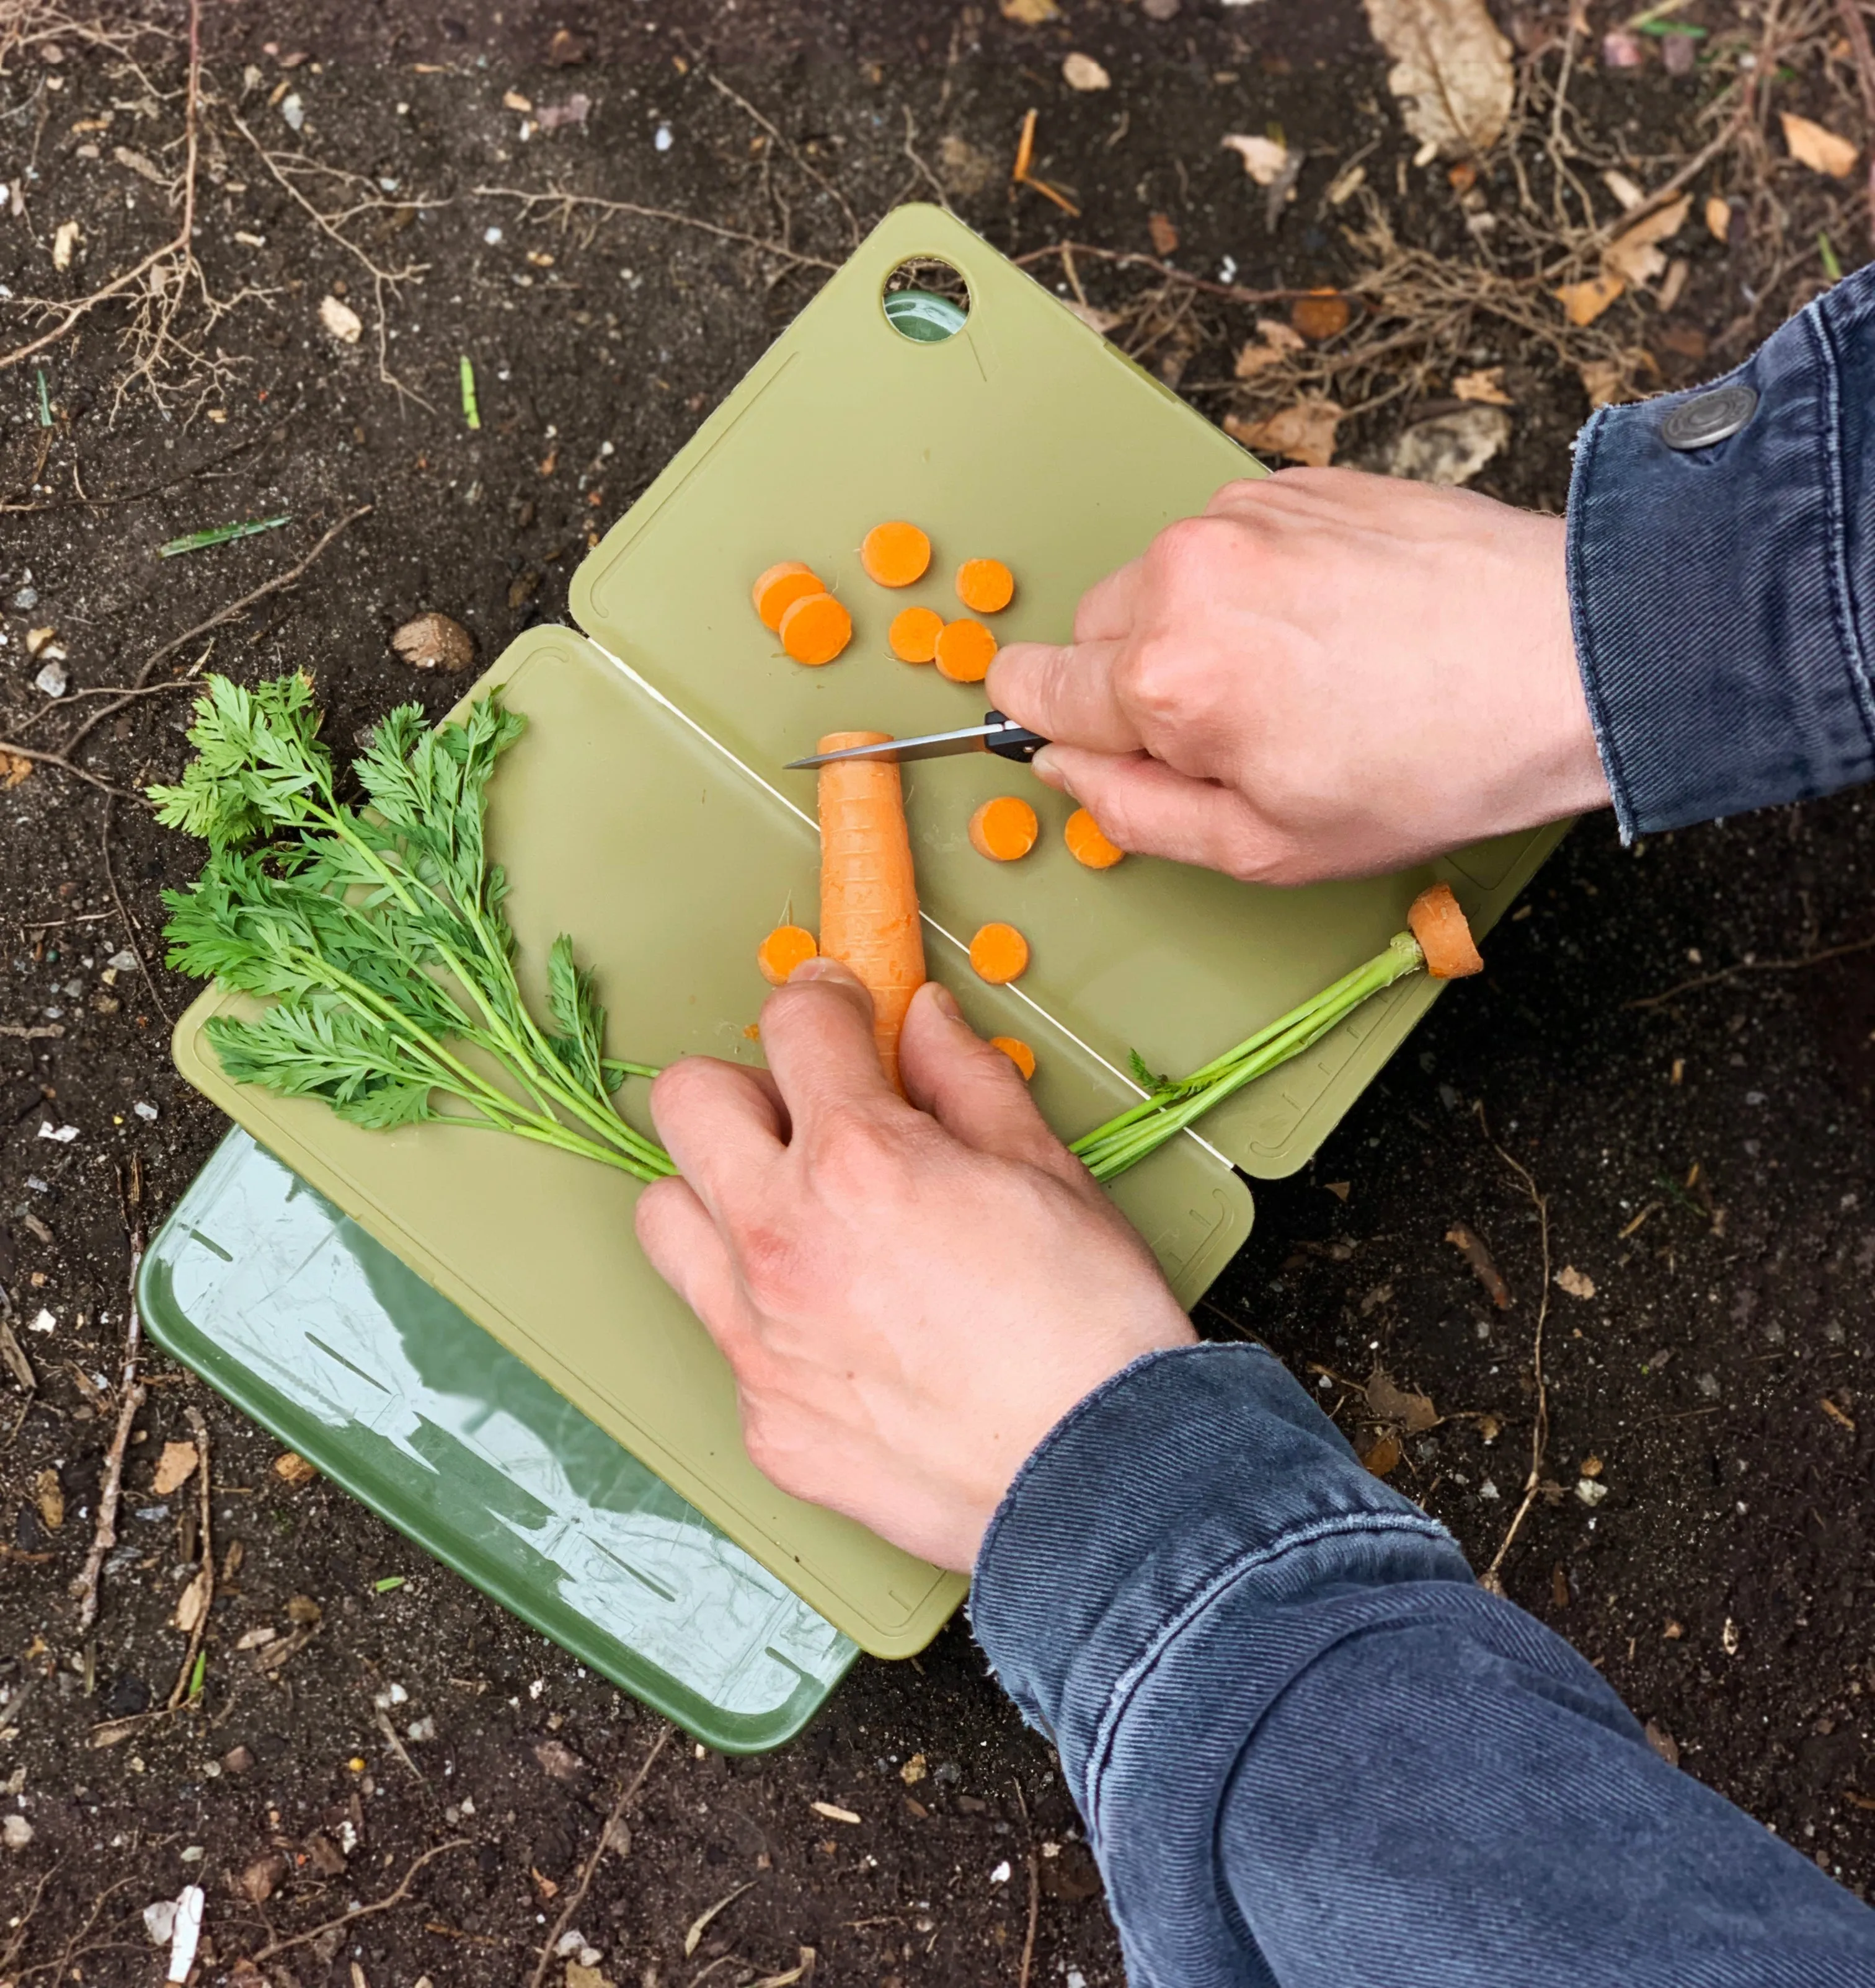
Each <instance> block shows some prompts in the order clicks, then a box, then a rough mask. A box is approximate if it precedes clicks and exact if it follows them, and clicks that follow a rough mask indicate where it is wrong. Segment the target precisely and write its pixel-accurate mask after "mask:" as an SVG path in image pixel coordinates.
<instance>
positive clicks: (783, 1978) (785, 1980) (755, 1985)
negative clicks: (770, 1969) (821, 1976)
mask: <svg viewBox="0 0 1875 1988" xmlns="http://www.w3.org/2000/svg"><path fill="white" fill-rule="evenodd" d="M798 1950H799V1952H800V1960H799V1961H798V1962H797V1963H796V1964H795V1965H794V1966H792V1967H790V1969H788V1971H787V1973H785V1974H764V1975H763V1976H762V1978H761V1980H759V1981H752V1982H750V1984H749V1988H795V1984H796V1983H807V1982H809V1981H811V1980H813V1978H814V1960H815V1959H816V1957H817V1956H816V1955H815V1952H814V1949H813V1948H812V1947H811V1946H804V1947H802V1948H800V1949H798Z"/></svg>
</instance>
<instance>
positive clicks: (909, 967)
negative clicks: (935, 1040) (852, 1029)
mask: <svg viewBox="0 0 1875 1988" xmlns="http://www.w3.org/2000/svg"><path fill="white" fill-rule="evenodd" d="M889 737H890V734H889V733H887V732H829V733H828V735H827V736H826V737H825V738H824V739H822V740H821V742H820V745H819V746H818V747H817V750H818V751H820V752H843V751H844V750H845V749H847V748H848V746H851V745H884V744H885V743H886V742H887V740H888V738H889ZM821 952H822V953H823V954H824V955H825V956H826V957H827V958H829V959H837V960H838V961H839V962H840V963H841V965H843V966H846V967H848V968H850V969H851V970H852V972H854V973H855V974H856V975H858V978H859V980H860V982H861V985H862V986H864V987H865V990H866V992H868V994H870V995H871V996H872V1034H873V1040H875V1042H876V1043H878V1051H879V1063H880V1066H881V1067H882V1069H883V1070H885V1074H886V1077H888V1079H889V1080H890V1081H891V1083H892V1087H893V1089H894V1090H900V1091H901V1092H902V1090H903V1087H902V1085H901V1084H900V1083H899V1033H900V1031H901V1030H902V1029H903V1028H904V1026H905V1010H906V1009H908V1008H909V1007H910V1006H911V1005H912V996H913V995H914V994H916V992H917V991H918V989H919V987H920V986H922V984H923V982H924V979H925V944H924V934H923V931H922V928H921V927H920V926H919V918H918V884H917V880H916V877H914V876H913V874H912V840H911V837H910V835H909V833H907V831H906V829H905V793H904V789H903V788H902V786H901V785H900V783H899V769H898V767H897V766H895V765H894V764H892V762H890V761H888V760H881V759H842V760H840V761H838V762H836V763H835V764H834V765H833V766H823V767H822V768H821Z"/></svg>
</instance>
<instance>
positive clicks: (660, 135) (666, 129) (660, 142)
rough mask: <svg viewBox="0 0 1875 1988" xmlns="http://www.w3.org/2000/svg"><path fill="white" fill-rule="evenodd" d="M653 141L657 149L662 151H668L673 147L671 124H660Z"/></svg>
mask: <svg viewBox="0 0 1875 1988" xmlns="http://www.w3.org/2000/svg"><path fill="white" fill-rule="evenodd" d="M651 142H652V145H653V147H655V149H656V150H658V151H660V152H668V150H670V149H671V127H670V126H669V125H668V124H660V125H659V126H658V131H657V136H656V137H654V138H653V139H652V141H651Z"/></svg>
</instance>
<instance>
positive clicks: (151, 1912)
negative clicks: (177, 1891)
mask: <svg viewBox="0 0 1875 1988" xmlns="http://www.w3.org/2000/svg"><path fill="white" fill-rule="evenodd" d="M144 1932H147V1934H148V1935H149V1936H150V1944H151V1946H163V1947H166V1946H168V1944H169V1942H171V1940H172V1939H174V1938H175V1936H176V1901H175V1900H174V1898H158V1899H157V1901H156V1902H155V1903H154V1905H145V1906H144Z"/></svg>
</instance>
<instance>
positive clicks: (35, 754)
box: [0, 705, 143, 801]
mask: <svg viewBox="0 0 1875 1988" xmlns="http://www.w3.org/2000/svg"><path fill="white" fill-rule="evenodd" d="M112 708H113V709H115V708H116V707H115V706H114V705H113V707H112ZM0 752H11V753H12V755H13V756H14V758H15V759H31V760H33V761H34V762H36V763H37V764H38V765H39V766H56V767H57V768H58V769H59V772H60V773H69V774H70V775H71V776H72V778H73V779H75V780H83V782H84V783H85V784H86V786H91V787H96V789H98V791H99V792H100V793H105V794H109V795H110V796H113V799H115V800H120V801H141V800H142V799H143V796H142V795H141V794H140V793H137V792H136V791H135V790H134V789H132V788H130V787H120V786H116V785H114V784H113V783H112V782H111V781H109V780H107V779H105V778H104V777H103V775H102V774H100V773H93V772H92V771H91V770H90V768H89V767H86V766H77V765H76V764H74V763H73V761H71V760H70V759H67V758H66V756H65V755H64V753H63V752H45V751H43V750H42V749H40V748H39V747H37V746H33V745H20V744H19V743H18V742H16V741H15V740H13V739H0Z"/></svg>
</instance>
